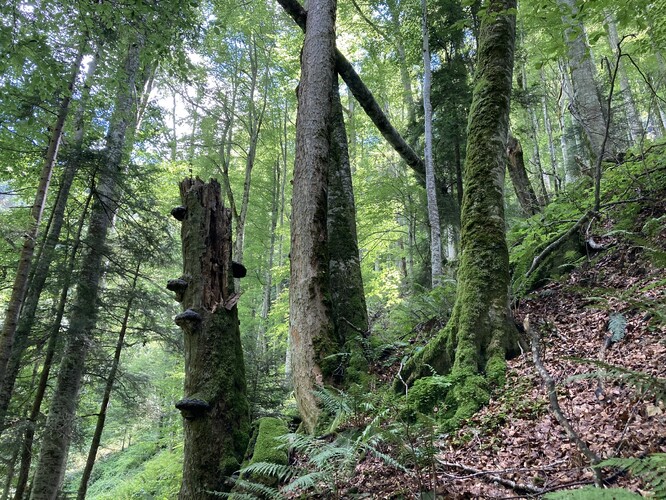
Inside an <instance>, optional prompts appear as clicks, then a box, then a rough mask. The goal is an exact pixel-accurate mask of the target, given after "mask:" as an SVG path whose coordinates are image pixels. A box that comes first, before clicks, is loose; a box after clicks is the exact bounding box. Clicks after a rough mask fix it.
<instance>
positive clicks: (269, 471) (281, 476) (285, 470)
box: [241, 462, 295, 482]
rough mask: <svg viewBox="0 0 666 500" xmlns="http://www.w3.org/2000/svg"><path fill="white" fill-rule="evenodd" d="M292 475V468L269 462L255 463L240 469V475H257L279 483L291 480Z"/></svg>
mask: <svg viewBox="0 0 666 500" xmlns="http://www.w3.org/2000/svg"><path fill="white" fill-rule="evenodd" d="M294 473H295V471H294V468H293V467H292V466H290V465H282V464H274V463H270V462H256V463H253V464H250V465H248V466H247V467H243V468H242V469H241V474H257V475H260V476H268V477H274V478H276V479H278V480H279V481H281V482H285V481H288V480H289V479H291V477H292V476H293V475H294Z"/></svg>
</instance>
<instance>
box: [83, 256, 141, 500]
mask: <svg viewBox="0 0 666 500" xmlns="http://www.w3.org/2000/svg"><path fill="white" fill-rule="evenodd" d="M140 268H141V262H138V263H137V265H136V269H135V270H134V277H133V278H132V288H131V289H130V290H129V291H128V292H129V298H128V299H127V305H126V306H125V311H124V312H123V319H122V323H121V325H120V332H119V333H118V340H117V341H116V350H115V352H114V354H113V360H112V361H111V368H110V369H109V373H108V374H107V377H106V385H105V386H104V394H103V395H102V404H100V408H99V414H98V415H97V423H96V424H95V432H94V433H93V437H92V441H91V443H90V449H89V450H88V458H87V459H86V465H85V466H84V468H83V474H82V475H81V482H80V483H79V490H78V492H77V494H76V498H77V500H85V498H86V493H87V491H88V482H89V481H90V475H91V474H92V470H93V467H94V466H95V459H96V458H97V451H98V450H99V445H100V443H101V442H102V432H103V431H104V424H105V423H106V410H107V408H108V406H109V401H110V400H111V391H112V390H113V384H114V383H115V381H116V373H117V372H118V365H120V355H121V354H122V351H123V347H124V345H125V334H126V333H127V327H128V324H129V319H130V313H131V312H132V304H133V303H134V299H135V298H136V295H135V294H136V284H137V281H138V279H139V269H140Z"/></svg>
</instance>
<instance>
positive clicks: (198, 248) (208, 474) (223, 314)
mask: <svg viewBox="0 0 666 500" xmlns="http://www.w3.org/2000/svg"><path fill="white" fill-rule="evenodd" d="M180 196H181V202H182V206H181V207H177V208H175V209H174V210H173V211H172V214H173V215H174V217H176V218H177V219H179V220H182V224H183V226H182V231H181V238H182V244H183V275H182V276H181V277H180V278H179V279H176V280H172V281H170V282H169V284H168V285H167V288H169V289H170V290H173V291H174V292H175V293H176V299H177V300H178V301H179V302H182V305H183V311H184V312H182V313H181V314H179V315H178V316H176V324H178V326H180V328H181V329H182V330H183V335H184V344H185V397H184V398H183V399H181V400H180V401H178V403H176V407H177V408H178V409H179V410H180V411H181V414H182V415H183V425H184V427H185V447H184V463H183V483H182V486H181V489H180V495H179V498H181V499H208V498H211V499H212V498H218V496H216V495H215V493H214V492H221V491H229V489H230V484H228V481H227V480H228V477H229V476H230V475H231V474H232V473H233V472H235V471H237V470H238V469H239V468H240V463H241V461H242V459H243V455H244V453H245V448H246V446H247V441H248V432H249V406H248V401H247V395H246V386H245V365H244V362H243V350H242V347H241V340H240V330H239V328H238V310H237V308H236V302H237V301H238V294H235V293H234V288H233V273H232V269H231V212H230V211H229V210H227V209H225V208H224V206H223V205H222V202H221V200H220V185H219V184H218V183H217V182H216V181H215V180H211V181H210V183H208V184H205V183H204V182H203V181H201V180H200V179H198V178H197V179H191V178H188V179H185V180H183V181H182V182H181V183H180Z"/></svg>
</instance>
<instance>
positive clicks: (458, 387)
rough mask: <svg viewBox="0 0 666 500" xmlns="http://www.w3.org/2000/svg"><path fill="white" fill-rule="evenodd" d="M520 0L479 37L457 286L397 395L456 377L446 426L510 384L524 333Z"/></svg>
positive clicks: (496, 3) (494, 7)
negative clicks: (514, 84)
mask: <svg viewBox="0 0 666 500" xmlns="http://www.w3.org/2000/svg"><path fill="white" fill-rule="evenodd" d="M515 7H516V3H515V1H514V0H491V1H490V2H489V4H488V9H487V12H488V15H486V16H484V18H483V21H482V24H481V31H480V34H479V51H478V60H477V70H476V74H475V78H474V86H473V88H474V92H473V97H472V106H471V108H470V113H469V123H468V143H467V144H468V145H467V158H466V161H465V176H464V179H465V186H464V195H463V206H462V227H461V242H460V245H461V252H460V267H459V270H458V288H457V291H456V302H455V305H454V309H453V314H452V317H451V319H450V320H449V323H448V324H447V325H446V327H445V328H444V329H443V330H442V331H441V332H440V333H439V334H438V335H437V337H435V339H433V340H432V341H431V342H430V343H429V344H428V345H427V346H426V348H425V349H424V350H423V351H421V352H420V353H419V354H417V355H416V356H415V357H413V358H412V359H411V360H409V362H408V363H407V364H406V365H405V366H404V367H403V371H402V374H401V379H400V380H398V381H396V386H395V387H396V389H397V390H404V389H405V386H404V385H403V383H402V380H404V381H405V382H406V383H407V384H410V383H412V382H413V381H414V380H415V379H416V378H417V377H422V376H426V375H430V374H431V368H430V367H432V368H434V369H435V370H436V371H437V372H438V373H442V374H446V373H450V379H451V381H452V383H453V385H452V387H451V388H450V389H449V391H448V394H447V396H446V407H447V408H449V410H447V415H446V416H447V417H448V420H447V422H448V423H449V424H451V425H452V426H455V425H457V424H458V423H459V422H460V420H461V419H464V418H468V417H469V416H470V415H471V414H473V412H475V411H476V410H477V409H478V408H479V406H480V405H482V404H484V403H485V402H487V401H488V398H489V394H490V392H489V391H490V388H491V387H492V386H494V385H498V384H503V383H504V379H505V372H506V361H505V358H506V356H507V355H510V354H512V349H515V347H516V338H517V331H516V329H515V325H514V324H513V322H512V321H511V319H510V311H509V297H508V288H509V252H508V248H507V244H506V238H505V236H506V235H505V221H504V193H503V187H504V172H505V170H506V162H507V159H506V142H507V133H508V124H509V100H510V94H511V77H512V73H513V54H514V44H515V14H512V13H511V12H507V9H511V11H513V10H514V9H515Z"/></svg>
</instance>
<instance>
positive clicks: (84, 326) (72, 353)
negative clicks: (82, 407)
mask: <svg viewBox="0 0 666 500" xmlns="http://www.w3.org/2000/svg"><path fill="white" fill-rule="evenodd" d="M142 46H143V44H142V43H141V42H140V41H138V40H137V42H136V43H130V45H129V49H128V53H127V56H126V59H125V65H124V68H122V69H121V71H120V72H119V73H120V75H119V77H120V81H122V84H121V89H120V90H119V94H118V98H117V104H116V108H115V110H114V113H113V116H112V118H111V124H110V126H109V132H108V134H107V139H106V161H105V162H104V164H103V166H102V167H101V168H100V174H99V180H98V184H97V186H96V189H95V193H96V199H95V202H94V203H93V207H92V210H91V214H90V223H89V226H88V234H87V236H86V240H85V247H86V252H85V254H84V255H83V258H82V264H81V269H80V271H79V274H78V278H77V283H76V285H77V291H76V298H75V299H74V303H73V305H72V312H71V316H70V320H69V321H70V322H69V330H68V336H67V342H66V344H65V351H64V354H63V360H62V363H61V364H60V371H59V372H58V381H57V384H56V388H55V392H54V393H53V397H52V399H51V406H50V409H49V414H48V418H47V421H46V429H45V432H44V440H43V442H42V448H41V452H40V455H39V463H38V465H37V471H36V474H35V479H34V482H33V486H32V492H31V495H30V498H31V499H32V500H42V499H45V500H47V499H48V500H51V499H53V498H55V497H56V495H57V493H58V490H59V488H60V485H61V484H62V480H63V478H64V474H65V465H66V461H67V454H68V452H69V444H70V440H71V438H72V432H73V429H74V420H75V418H76V406H77V403H78V396H79V389H80V387H81V379H82V378H83V371H84V364H85V358H86V354H87V352H88V348H89V345H90V336H91V335H92V333H93V330H94V329H95V326H96V323H97V301H98V296H99V291H100V287H101V278H102V273H103V268H104V266H103V258H104V254H105V251H106V240H107V234H108V232H109V229H110V228H111V225H112V223H113V218H114V217H115V213H116V210H117V209H118V205H119V204H118V199H117V191H118V190H117V183H118V179H119V177H120V175H121V173H122V159H123V153H124V146H125V135H126V133H127V131H128V129H129V130H131V129H132V127H133V125H134V123H135V122H134V120H135V119H136V114H135V113H136V111H135V109H136V86H135V85H136V79H137V75H138V71H139V62H140V57H139V56H140V50H141V47H142Z"/></svg>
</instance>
